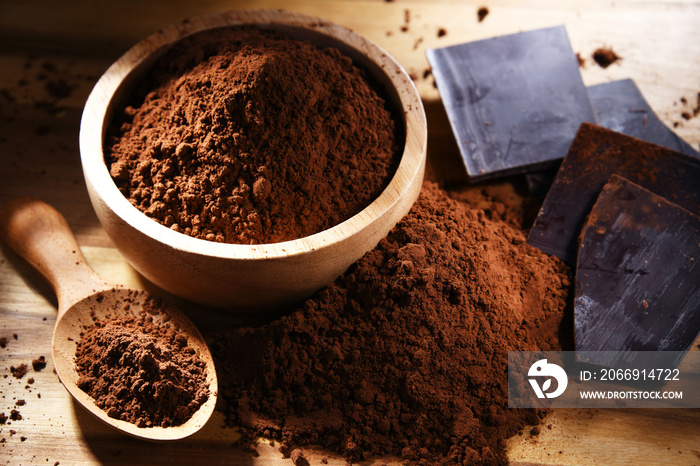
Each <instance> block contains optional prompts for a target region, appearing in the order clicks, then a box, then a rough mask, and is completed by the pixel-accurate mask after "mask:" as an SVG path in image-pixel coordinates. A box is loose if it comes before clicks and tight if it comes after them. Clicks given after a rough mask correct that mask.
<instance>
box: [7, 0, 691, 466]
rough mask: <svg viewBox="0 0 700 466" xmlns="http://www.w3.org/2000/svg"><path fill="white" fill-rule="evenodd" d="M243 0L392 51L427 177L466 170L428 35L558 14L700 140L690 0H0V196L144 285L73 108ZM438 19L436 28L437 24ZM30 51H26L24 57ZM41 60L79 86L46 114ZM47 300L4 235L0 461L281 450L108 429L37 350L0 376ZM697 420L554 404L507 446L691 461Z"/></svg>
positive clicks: (42, 334)
mask: <svg viewBox="0 0 700 466" xmlns="http://www.w3.org/2000/svg"><path fill="white" fill-rule="evenodd" d="M482 4H483V5H487V6H488V7H489V9H490V13H489V15H488V16H487V17H486V18H485V19H484V21H483V22H481V23H479V22H478V21H477V18H476V10H477V9H478V7H480V6H482ZM244 7H247V8H250V7H279V8H286V9H289V10H293V11H298V12H301V13H306V14H312V15H316V16H321V17H323V18H325V19H327V20H330V21H334V22H338V23H339V24H341V25H344V26H347V27H350V28H351V29H354V30H355V31H357V32H358V33H360V34H362V35H364V36H365V37H367V38H369V39H370V40H373V41H375V42H376V43H377V44H379V45H380V46H382V47H383V48H385V49H386V50H387V51H388V52H389V53H391V54H392V55H393V56H394V57H395V58H397V60H398V61H399V62H400V63H401V64H402V65H403V66H404V68H406V70H407V71H408V72H409V73H412V74H414V76H416V77H417V86H418V89H419V91H420V93H421V96H422V97H423V101H424V104H425V106H426V111H427V115H428V127H429V142H428V145H429V150H428V152H429V162H430V167H429V176H431V177H440V178H442V179H448V180H450V182H453V183H456V182H460V181H463V178H462V177H461V176H460V172H459V170H460V168H461V167H460V163H461V162H460V160H459V155H458V152H457V149H456V146H455V144H454V141H453V139H452V135H451V133H450V130H449V126H448V125H447V120H446V117H445V115H444V110H443V109H442V108H441V104H440V102H439V100H438V94H437V91H436V90H435V89H434V88H433V86H432V79H431V77H430V76H429V75H428V76H427V77H426V78H423V73H424V72H425V70H426V69H427V61H426V59H425V54H424V51H425V48H427V47H436V46H442V45H453V44H457V43H460V42H462V41H466V40H476V39H481V38H487V37H493V36H495V35H499V34H509V33H514V32H518V31H524V30H530V29H534V28H538V27H545V26H553V25H557V24H565V25H566V27H567V31H568V34H569V37H570V39H571V42H572V47H573V49H574V51H575V52H579V53H580V54H581V55H582V56H583V57H584V58H585V59H586V63H585V65H584V67H583V68H582V69H581V73H582V76H583V79H584V82H585V83H586V84H596V83H600V82H606V81H610V80H616V79H622V78H632V79H634V80H635V82H636V83H637V85H638V86H639V88H640V90H641V92H642V94H643V95H644V97H645V98H646V99H647V101H648V102H649V104H650V106H651V107H652V108H653V109H654V111H655V112H656V113H657V114H658V115H659V117H660V119H661V120H662V121H664V123H666V124H667V125H669V126H670V127H673V125H674V123H678V128H676V129H675V131H676V132H677V133H678V134H679V135H680V136H681V137H683V138H684V139H685V140H686V141H688V142H689V143H690V144H691V145H693V147H695V148H696V149H697V148H698V147H700V118H697V117H695V118H691V119H689V120H685V119H683V118H682V116H681V113H682V112H683V111H684V109H686V110H687V109H688V108H691V107H692V106H693V105H695V102H696V96H697V94H698V92H699V91H700V75H699V74H698V70H699V69H700V28H698V27H697V25H698V24H700V2H698V1H690V0H627V1H617V2H603V1H588V0H586V1H584V0H571V1H567V2H561V1H557V0H529V1H516V0H500V1H495V0H494V1H489V2H474V1H469V2H458V1H445V2H429V1H421V0H416V1H407V0H404V1H401V0H395V1H394V2H390V3H388V2H384V1H382V0H376V1H353V0H334V1H289V2H282V1H271V0H260V1H255V2H253V1H233V0H203V1H199V2H191V1H186V0H173V1H165V0H159V1H153V0H148V1H136V0H130V1H124V2H102V3H99V4H98V3H95V2H88V1H87V0H76V1H72V2H67V1H57V2H47V1H23V2H7V1H5V2H2V4H1V5H0V10H1V11H2V13H1V14H0V69H1V70H2V72H0V89H8V90H10V91H11V92H12V94H13V95H14V96H16V99H15V101H13V102H7V101H5V100H3V99H4V97H3V95H1V94H0V203H4V202H5V201H7V200H9V199H10V198H12V197H14V196H16V195H32V196H36V197H40V198H43V199H45V200H47V201H50V202H51V203H52V204H53V205H54V206H56V207H57V208H58V210H59V211H61V212H62V213H63V214H64V215H65V216H66V218H67V220H68V223H69V225H70V226H71V228H72V229H73V231H74V232H75V233H76V236H77V239H78V243H79V244H80V246H81V249H82V251H83V254H84V255H85V258H86V260H87V262H88V263H89V264H90V266H91V267H93V269H94V270H95V271H96V272H97V273H99V274H100V275H101V276H102V277H103V278H105V279H106V280H108V281H110V282H119V283H124V284H126V285H127V286H133V287H139V288H149V287H151V285H150V284H149V283H147V282H146V281H144V280H143V279H142V278H141V277H140V276H139V275H138V274H137V273H136V272H135V271H134V270H133V269H131V268H130V266H128V265H127V264H126V262H125V261H124V259H123V258H122V257H121V255H120V254H119V253H118V252H117V251H116V250H115V249H114V247H113V245H112V243H111V241H110V240H109V238H108V237H107V236H106V234H105V233H104V230H102V229H101V227H100V226H99V223H98V221H97V218H96V216H95V214H94V212H93V211H92V207H91V206H90V203H89V200H88V196H87V192H86V189H85V186H84V182H83V178H82V172H81V168H80V162H79V154H78V148H77V138H78V127H79V121H80V115H81V112H82V106H83V104H84V102H85V99H86V98H87V95H88V93H89V91H90V89H91V88H92V86H93V85H94V84H95V82H96V81H97V79H98V78H99V76H100V75H101V74H102V72H104V70H106V69H107V67H108V66H109V65H110V64H111V63H112V62H113V61H114V60H116V59H117V58H118V57H119V56H120V55H121V54H122V53H123V52H125V51H126V50H127V49H128V48H129V47H131V46H132V45H134V44H135V43H136V42H138V41H139V40H141V39H142V38H144V37H145V36H147V35H149V34H151V33H152V32H154V31H155V30H157V29H159V28H161V27H164V26H166V25H168V24H171V23H174V22H177V21H180V20H182V19H185V18H188V17H191V16H194V15H199V14H202V13H207V12H213V11H224V10H228V9H237V8H244ZM407 9H408V10H410V18H411V19H410V23H409V24H408V26H409V28H408V31H407V32H402V31H401V27H402V26H403V25H404V14H405V10H407ZM439 28H444V29H445V30H446V31H447V34H446V35H444V36H442V37H438V35H437V31H438V29H439ZM603 45H607V46H610V47H612V48H613V49H614V50H615V51H616V52H617V53H618V55H620V56H622V57H623V59H622V60H621V61H620V62H619V63H617V64H615V65H613V66H611V67H609V68H607V69H602V68H600V67H598V66H597V65H595V64H594V63H593V62H592V60H591V59H590V55H591V53H592V52H593V50H595V49H596V48H597V47H599V46H603ZM32 54H33V55H35V56H36V58H33V59H29V57H30V55H32ZM43 63H51V64H53V65H54V66H55V68H56V73H58V74H60V75H62V76H63V77H65V79H66V80H68V79H69V78H70V81H71V83H72V84H75V85H76V88H75V89H73V91H72V93H71V95H70V96H68V97H67V98H65V99H61V100H60V101H57V102H54V103H55V104H56V106H58V107H60V109H59V110H58V111H57V112H49V111H47V109H46V108H45V107H42V106H41V105H36V104H37V103H39V102H44V101H51V100H52V99H51V98H50V96H49V95H47V92H46V89H45V84H46V80H39V79H37V76H38V75H39V74H41V73H42V64H43ZM27 64H29V66H28V67H27V66H26V65H27ZM53 76H54V77H55V76H56V74H55V73H54V74H53ZM22 80H26V83H25V82H23V81H22ZM21 81H22V82H21ZM20 82H21V83H20ZM682 97H685V98H686V100H687V101H688V104H683V103H682V102H681V100H680V99H681V98H682ZM46 128H48V132H47V133H44V132H43V131H44V129H46ZM39 129H41V130H40V131H37V130H39ZM39 133H40V134H41V135H39ZM55 305H56V303H55V298H54V297H53V292H52V291H51V289H50V288H49V287H48V286H47V285H46V284H45V283H44V282H43V281H41V279H39V278H37V277H36V276H35V274H34V273H33V272H32V271H31V270H29V268H28V267H26V266H25V265H23V264H22V262H21V261H20V260H19V259H18V258H17V257H16V256H15V255H13V254H12V253H11V252H9V251H8V250H7V249H5V248H2V256H1V257H0V337H1V336H4V337H7V338H8V339H9V341H8V344H7V347H6V348H5V349H0V371H2V375H3V376H4V375H8V377H7V378H3V377H0V393H1V394H2V395H1V396H0V412H5V413H8V412H9V410H10V409H13V408H15V406H14V404H15V402H16V400H19V399H24V400H26V405H24V406H22V407H20V408H18V409H19V410H20V412H21V413H22V415H23V419H22V420H21V421H13V422H12V424H8V425H3V426H0V439H1V438H5V439H6V441H5V442H4V443H0V464H5V463H7V464H48V465H52V464H54V463H55V462H60V464H62V465H67V464H76V465H93V464H172V465H185V464H187V465H190V464H212V465H216V464H234V465H236V464H240V465H250V464H289V460H284V459H282V456H281V454H280V453H279V452H278V451H277V450H276V445H275V446H270V445H269V443H263V442H261V443H260V444H259V445H258V446H257V447H256V449H257V452H258V454H259V457H257V458H256V457H254V456H253V455H252V454H251V453H250V452H247V451H244V450H243V449H241V448H240V447H235V446H233V443H234V442H235V441H236V439H237V438H238V434H237V432H236V430H235V429H232V428H226V427H223V419H222V418H221V417H220V416H218V417H214V418H213V419H212V420H211V421H210V423H209V424H207V426H205V427H204V429H203V430H201V431H200V432H199V433H197V434H196V435H195V436H194V437H191V438H189V439H186V440H184V441H181V442H177V443H175V444H168V445H157V444H156V445H154V444H151V443H145V442H142V441H139V440H136V439H131V438H128V437H126V436H120V435H118V434H115V433H114V432H113V431H112V430H111V429H108V428H107V427H104V426H102V425H101V424H100V423H99V422H98V421H96V420H94V419H93V418H92V417H91V416H89V415H88V413H86V412H85V411H84V410H83V409H82V408H81V407H80V406H78V405H76V404H75V403H73V401H72V400H71V397H70V395H69V394H68V392H67V391H66V390H65V389H64V388H63V386H62V385H61V384H60V382H59V380H58V378H57V377H56V375H55V374H54V373H53V372H52V369H53V364H52V362H51V361H50V360H49V364H48V366H47V368H46V369H44V370H43V371H41V372H33V371H30V373H29V374H28V375H26V376H25V377H24V378H23V379H21V380H17V379H15V378H14V377H12V376H10V375H9V372H8V369H9V367H10V366H11V365H15V366H16V365H18V364H21V363H30V362H31V360H32V359H34V358H36V357H38V356H40V355H44V356H47V357H48V356H49V355H50V342H51V333H52V331H53V324H54V319H55V314H56V308H55ZM191 317H192V318H193V320H195V322H196V323H197V325H199V326H200V329H202V330H203V332H204V330H205V329H206V328H207V326H208V325H210V326H213V325H215V324H216V322H217V319H216V318H215V317H216V316H211V315H208V314H207V313H205V312H201V313H199V314H196V315H191ZM44 319H45V320H44ZM228 319H232V318H228ZM13 334H17V339H16V340H15V339H14V338H13V337H12V335H13ZM696 346H697V342H696ZM29 377H33V378H34V379H35V382H34V383H33V384H29V383H28V378H29ZM39 395H41V397H39ZM215 414H216V413H215ZM549 424H551V425H552V428H551V429H549V428H547V427H546V426H547V425H549ZM698 427H700V412H698V411H697V410H654V411H651V410H623V409H620V410H557V411H555V412H554V413H553V414H552V415H551V416H550V417H549V418H548V419H547V420H546V421H545V428H544V429H543V431H542V433H541V434H540V435H538V436H534V437H532V436H530V435H529V429H527V430H526V431H525V432H524V433H523V435H522V436H515V437H514V438H513V439H511V440H510V441H509V453H508V455H509V458H510V460H511V462H513V463H514V464H520V465H526V464H648V463H649V462H654V463H656V464H688V465H692V464H700V458H699V457H698V456H697V453H694V451H698V450H700V449H699V448H698V434H697V432H698ZM10 430H14V431H16V433H15V434H12V435H11V434H10ZM22 437H26V439H25V440H24V441H22V440H21V438H22ZM560 452H561V453H560ZM307 456H309V457H310V459H311V461H312V464H318V463H319V461H320V459H321V458H324V457H328V458H330V464H345V462H344V461H342V459H339V458H337V457H333V456H332V455H328V454H327V453H324V452H318V451H313V452H311V453H308V452H307ZM380 462H381V460H378V461H375V463H380Z"/></svg>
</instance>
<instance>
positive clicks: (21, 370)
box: [10, 363, 29, 379]
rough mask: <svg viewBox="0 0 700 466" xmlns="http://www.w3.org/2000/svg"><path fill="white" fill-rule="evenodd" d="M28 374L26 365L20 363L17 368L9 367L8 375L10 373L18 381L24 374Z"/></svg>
mask: <svg viewBox="0 0 700 466" xmlns="http://www.w3.org/2000/svg"><path fill="white" fill-rule="evenodd" d="M27 372H29V369H28V368H27V365H26V364H24V363H22V364H20V365H19V366H17V367H15V366H10V373H12V375H13V377H16V378H18V379H21V378H22V377H24V376H25V374H26V373H27Z"/></svg>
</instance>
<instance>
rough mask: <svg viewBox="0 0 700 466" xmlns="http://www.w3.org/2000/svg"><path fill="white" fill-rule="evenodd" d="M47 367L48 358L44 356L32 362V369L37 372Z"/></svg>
mask: <svg viewBox="0 0 700 466" xmlns="http://www.w3.org/2000/svg"><path fill="white" fill-rule="evenodd" d="M45 367H46V358H45V357H44V356H39V357H38V358H36V359H34V360H32V368H33V369H34V371H35V372H40V371H41V370H42V369H44V368H45Z"/></svg>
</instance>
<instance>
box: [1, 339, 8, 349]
mask: <svg viewBox="0 0 700 466" xmlns="http://www.w3.org/2000/svg"><path fill="white" fill-rule="evenodd" d="M6 346H7V337H0V348H5V347H6Z"/></svg>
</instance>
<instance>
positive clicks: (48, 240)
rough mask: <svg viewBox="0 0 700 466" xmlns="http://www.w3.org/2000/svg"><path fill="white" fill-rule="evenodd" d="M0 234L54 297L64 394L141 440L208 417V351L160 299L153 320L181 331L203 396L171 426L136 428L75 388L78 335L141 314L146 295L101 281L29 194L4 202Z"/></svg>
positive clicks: (212, 380)
mask: <svg viewBox="0 0 700 466" xmlns="http://www.w3.org/2000/svg"><path fill="white" fill-rule="evenodd" d="M0 237H2V239H3V240H4V241H5V242H6V243H7V244H8V245H9V246H10V247H11V248H12V249H13V250H15V252H17V253H18V254H19V255H20V256H22V257H23V258H24V259H25V260H26V261H27V262H28V263H29V264H31V265H32V266H33V267H34V268H35V269H36V270H37V271H39V272H40V273H41V274H42V276H44V278H46V279H47V281H48V282H49V283H50V284H51V286H52V287H53V289H54V291H55V292H56V295H57V297H58V315H57V318H56V326H55V328H54V334H53V340H52V345H51V346H52V357H53V363H54V367H55V370H56V373H57V374H58V377H59V379H60V380H61V382H62V383H63V385H64V386H65V387H66V389H67V390H68V392H69V393H70V394H71V395H72V396H73V397H74V398H75V400H76V401H78V403H80V404H81V405H82V406H83V407H84V408H85V409H87V410H88V411H89V412H90V413H92V414H93V415H95V416H96V417H97V418H98V419H100V420H102V421H103V422H105V423H106V424H108V425H110V426H112V427H114V428H116V429H118V430H120V431H122V432H124V433H126V434H129V435H131V436H133V437H137V438H141V439H144V440H154V441H165V440H178V439H182V438H185V437H188V436H190V435H192V434H194V433H195V432H197V431H198V430H199V429H200V428H201V427H202V426H204V424H206V422H207V421H208V419H209V418H210V416H211V414H212V413H213V411H214V407H215V405H216V399H217V393H218V382H217V377H216V370H215V367H214V360H213V358H212V355H211V352H210V351H209V348H208V346H207V344H206V342H205V341H204V338H203V337H202V335H201V334H200V333H199V331H198V330H197V328H196V327H195V326H194V324H193V323H192V322H191V321H190V320H189V319H188V318H187V316H185V314H183V313H182V312H181V311H180V310H179V309H177V308H176V307H175V306H172V305H169V304H167V303H163V307H162V308H161V309H159V313H158V314H153V313H150V312H149V316H152V318H153V319H154V321H156V322H158V321H162V322H165V321H167V323H168V325H170V326H173V327H175V328H177V329H178V331H179V333H180V334H182V335H185V336H186V338H187V344H188V346H189V347H190V348H192V349H193V350H194V351H195V354H197V355H198V357H199V358H200V359H201V360H202V361H203V362H204V363H205V365H206V381H207V385H208V388H209V397H208V398H207V400H206V401H205V402H204V403H203V404H202V405H201V406H200V407H199V409H198V410H197V411H196V412H195V413H193V415H192V416H191V417H190V418H189V419H188V420H187V421H185V422H184V423H182V424H180V425H177V426H171V427H158V426H156V427H139V426H137V425H136V424H133V423H130V422H126V421H123V420H120V419H115V418H113V417H110V416H109V415H108V414H107V412H105V411H104V410H103V409H101V408H100V407H99V406H97V404H96V403H95V400H94V399H93V398H92V397H91V396H90V395H88V394H87V393H86V392H84V391H83V390H82V389H81V388H80V387H79V386H78V379H79V374H78V371H77V369H76V364H75V354H76V348H77V345H78V342H79V341H80V339H81V333H82V332H83V331H84V330H85V328H86V326H88V325H90V324H92V323H93V322H95V321H103V320H106V319H108V318H109V317H110V316H114V315H115V314H116V313H118V312H125V311H124V308H125V304H124V303H128V304H129V305H128V306H127V307H128V308H129V311H128V312H130V313H132V314H135V315H138V314H139V313H141V312H145V311H144V309H143V303H144V302H145V300H147V299H149V297H150V294H149V293H147V292H145V291H141V290H133V289H129V288H125V287H122V286H120V285H114V284H110V283H107V282H106V281H104V280H103V279H102V278H101V277H100V276H99V275H97V274H96V273H95V272H94V271H93V270H92V269H91V268H90V267H89V265H88V264H87V262H86V261H85V258H84V257H83V255H82V254H81V252H80V249H79V247H78V244H77V242H76V240H75V237H74V236H73V234H72V233H71V231H70V228H69V227H68V224H67V223H66V221H65V219H64V218H63V216H62V215H61V214H60V213H59V212H58V211H57V210H55V209H54V208H53V207H51V206H49V205H48V204H46V203H44V202H42V201H39V200H36V199H30V198H20V199H16V200H13V201H10V202H9V203H7V204H6V205H5V206H4V207H3V208H2V210H0Z"/></svg>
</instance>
